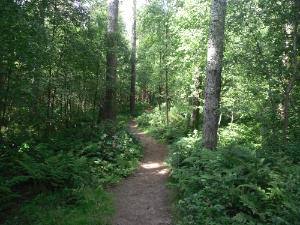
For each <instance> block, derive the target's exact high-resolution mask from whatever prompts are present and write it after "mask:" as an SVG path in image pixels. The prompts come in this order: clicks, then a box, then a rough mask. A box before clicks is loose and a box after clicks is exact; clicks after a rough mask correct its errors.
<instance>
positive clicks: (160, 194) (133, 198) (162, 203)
mask: <svg viewBox="0 0 300 225" xmlns="http://www.w3.org/2000/svg"><path fill="white" fill-rule="evenodd" d="M130 131H131V132H132V134H133V135H134V136H135V137H137V138H138V139H139V141H140V142H141V144H142V145H143V147H144V158H143V160H142V161H141V163H140V166H139V169H138V170H137V171H136V172H135V174H133V175H132V176H130V177H129V178H127V179H126V180H125V181H123V182H122V183H121V184H120V185H118V186H116V187H114V188H113V190H112V193H113V200H114V204H115V208H116V214H115V216H114V218H113V225H171V209H170V194H169V191H168V189H167V188H166V186H165V184H166V181H167V178H168V174H169V170H168V168H167V166H166V164H165V159H166V157H167V146H166V145H163V144H160V143H158V142H157V141H156V140H154V139H153V138H152V137H149V136H147V135H145V134H144V133H143V132H141V131H139V130H138V128H137V125H136V123H135V122H131V123H130Z"/></svg>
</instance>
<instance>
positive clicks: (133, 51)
mask: <svg viewBox="0 0 300 225" xmlns="http://www.w3.org/2000/svg"><path fill="white" fill-rule="evenodd" d="M131 45H132V46H131V88H130V114H131V115H134V113H135V92H136V91H135V83H136V0H133V25H132V43H131Z"/></svg>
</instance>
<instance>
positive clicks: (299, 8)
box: [283, 0, 300, 142]
mask: <svg viewBox="0 0 300 225" xmlns="http://www.w3.org/2000/svg"><path fill="white" fill-rule="evenodd" d="M294 4H295V9H296V10H295V18H294V20H293V21H294V24H293V27H294V30H293V59H292V61H293V72H292V77H291V78H290V80H289V82H288V85H287V87H286V89H285V92H284V102H283V139H284V141H285V142H288V132H289V114H290V113H289V111H290V105H291V93H292V91H293V88H294V85H295V81H296V78H297V73H298V59H297V57H298V44H299V43H298V42H299V40H298V26H299V18H300V16H299V14H300V0H295V3H294Z"/></svg>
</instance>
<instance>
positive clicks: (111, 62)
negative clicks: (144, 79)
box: [103, 0, 119, 120]
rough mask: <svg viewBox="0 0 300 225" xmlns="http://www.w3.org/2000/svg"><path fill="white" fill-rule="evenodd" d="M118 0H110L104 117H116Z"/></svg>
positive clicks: (108, 118)
mask: <svg viewBox="0 0 300 225" xmlns="http://www.w3.org/2000/svg"><path fill="white" fill-rule="evenodd" d="M118 9H119V1H118V0H109V1H108V25H107V55H106V61H107V62H106V63H107V65H106V90H105V100H104V110H103V111H104V112H103V116H104V119H107V120H115V119H116V76H117V26H118Z"/></svg>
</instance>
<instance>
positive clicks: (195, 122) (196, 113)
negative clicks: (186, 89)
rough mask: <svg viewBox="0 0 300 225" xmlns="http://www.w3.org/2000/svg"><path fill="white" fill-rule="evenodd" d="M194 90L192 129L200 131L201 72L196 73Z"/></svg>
mask: <svg viewBox="0 0 300 225" xmlns="http://www.w3.org/2000/svg"><path fill="white" fill-rule="evenodd" d="M193 83H194V88H193V90H192V105H193V111H192V117H191V128H192V129H193V130H198V129H199V126H200V109H199V107H200V89H201V80H200V75H199V72H198V71H196V72H195V74H194V77H193Z"/></svg>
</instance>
